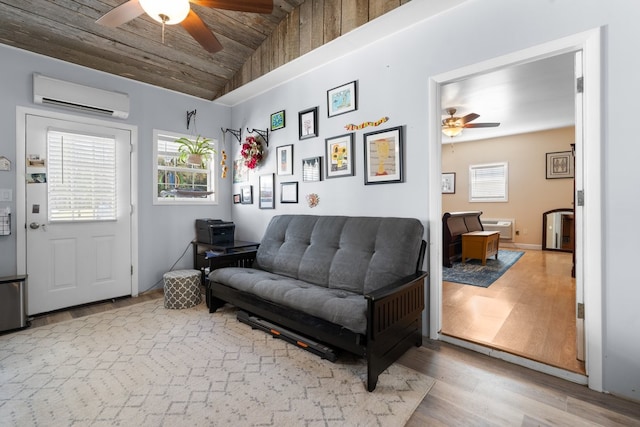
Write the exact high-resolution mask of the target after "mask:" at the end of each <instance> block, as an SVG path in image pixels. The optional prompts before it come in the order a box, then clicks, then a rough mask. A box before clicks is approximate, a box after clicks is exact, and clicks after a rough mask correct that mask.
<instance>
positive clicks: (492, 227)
mask: <svg viewBox="0 0 640 427" xmlns="http://www.w3.org/2000/svg"><path fill="white" fill-rule="evenodd" d="M480 222H481V223H482V228H484V229H485V231H498V232H500V240H513V233H514V231H515V229H516V220H515V219H513V218H507V219H504V218H503V219H492V218H480Z"/></svg>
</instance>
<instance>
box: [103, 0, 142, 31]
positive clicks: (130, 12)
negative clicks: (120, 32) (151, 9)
mask: <svg viewBox="0 0 640 427" xmlns="http://www.w3.org/2000/svg"><path fill="white" fill-rule="evenodd" d="M143 13H144V9H142V6H140V2H139V1H138V0H129V1H128V2H126V3H122V4H121V5H120V6H118V7H115V8H113V9H111V11H109V12H107V13H106V14H104V15H103V16H102V17H101V18H100V19H98V20H97V21H96V23H98V24H100V25H104V26H105V27H112V28H115V27H119V26H120V25H122V24H125V23H127V22H129V21H131V20H133V19H135V18H137V17H138V16H140V15H142V14H143Z"/></svg>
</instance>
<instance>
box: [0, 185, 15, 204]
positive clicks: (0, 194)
mask: <svg viewBox="0 0 640 427" xmlns="http://www.w3.org/2000/svg"><path fill="white" fill-rule="evenodd" d="M11 201H13V191H11V189H10V188H0V202H11Z"/></svg>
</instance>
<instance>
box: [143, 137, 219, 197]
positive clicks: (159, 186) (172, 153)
mask: <svg viewBox="0 0 640 427" xmlns="http://www.w3.org/2000/svg"><path fill="white" fill-rule="evenodd" d="M181 137H185V138H188V139H190V140H192V141H193V140H195V139H196V137H195V136H189V135H179V134H174V133H170V132H165V131H160V130H154V131H153V139H154V156H153V158H154V181H155V185H154V195H153V203H154V204H171V205H174V204H175V205H187V204H215V203H216V180H215V171H216V166H215V161H214V158H213V156H212V157H211V158H204V159H202V162H201V163H193V162H190V161H187V160H186V159H185V156H180V152H179V148H180V144H178V143H177V142H176V140H177V139H178V138H181ZM213 143H214V144H215V143H216V141H213Z"/></svg>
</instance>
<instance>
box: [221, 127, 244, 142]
mask: <svg viewBox="0 0 640 427" xmlns="http://www.w3.org/2000/svg"><path fill="white" fill-rule="evenodd" d="M220 130H221V131H222V133H227V132H229V133H230V134H231V135H233V136H235V137H236V139H237V140H238V142H242V128H240V129H238V130H236V129H225V128H220Z"/></svg>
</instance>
